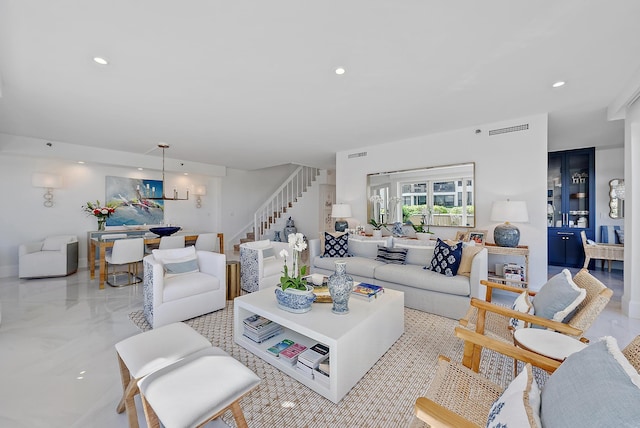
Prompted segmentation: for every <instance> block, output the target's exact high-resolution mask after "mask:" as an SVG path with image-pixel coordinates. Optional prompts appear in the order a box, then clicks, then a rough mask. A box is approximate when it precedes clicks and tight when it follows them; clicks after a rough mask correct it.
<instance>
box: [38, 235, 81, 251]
mask: <svg viewBox="0 0 640 428" xmlns="http://www.w3.org/2000/svg"><path fill="white" fill-rule="evenodd" d="M70 242H75V239H74V237H72V236H49V237H48V238H45V240H44V242H43V243H42V251H60V249H61V248H62V246H63V245H65V244H68V243H70Z"/></svg>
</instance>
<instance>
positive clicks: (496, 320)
mask: <svg viewBox="0 0 640 428" xmlns="http://www.w3.org/2000/svg"><path fill="white" fill-rule="evenodd" d="M573 281H574V282H575V283H576V285H577V286H578V287H580V288H583V289H585V290H586V291H587V294H586V297H585V299H584V300H583V301H582V303H580V305H578V307H577V308H576V312H575V315H574V316H573V317H572V318H571V320H570V321H569V323H568V324H563V323H559V322H555V321H551V320H547V319H544V318H540V317H536V316H535V315H529V314H523V313H520V312H517V311H513V310H511V309H509V308H505V307H503V306H499V305H495V304H491V303H489V302H491V295H492V291H493V289H494V288H497V289H502V290H506V291H511V292H514V293H522V292H528V293H529V294H530V295H532V296H535V293H533V292H529V291H528V290H526V289H522V288H519V287H512V286H508V285H504V284H496V283H491V282H488V281H481V282H482V284H484V285H485V286H486V287H487V296H486V302H482V301H479V300H477V299H472V300H471V307H470V308H469V310H468V311H467V313H466V315H465V316H464V317H463V318H462V319H461V320H460V325H461V326H462V327H464V328H466V329H469V330H473V331H475V332H477V333H480V334H483V335H486V336H488V337H490V338H492V339H496V340H499V341H502V342H504V343H509V344H513V331H512V329H511V327H510V326H509V320H510V318H518V319H521V320H524V321H526V322H528V323H529V324H537V325H541V326H543V327H547V328H551V329H553V330H555V331H557V332H559V333H563V334H567V335H570V336H574V337H577V338H580V337H581V336H582V334H583V333H584V332H585V331H586V330H587V329H588V328H589V327H590V326H591V324H593V322H594V321H595V319H596V318H597V317H598V315H599V314H600V313H601V312H602V310H603V309H604V308H605V306H606V305H607V303H608V302H609V300H611V296H612V295H613V290H611V289H610V288H608V287H607V286H606V285H604V284H603V283H602V282H600V281H599V280H598V279H597V278H595V277H594V276H593V275H591V274H590V273H589V271H588V270H586V269H582V270H580V271H579V272H578V273H577V274H576V275H575V276H574V277H573ZM479 317H480V318H481V319H480V320H479ZM581 340H583V341H588V340H587V339H585V338H581ZM479 358H480V349H479V348H478V347H477V346H474V345H472V344H469V343H465V359H464V360H463V364H464V365H465V366H466V367H469V368H472V369H473V370H474V371H478V369H479V364H480V359H479Z"/></svg>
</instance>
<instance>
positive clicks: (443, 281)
mask: <svg viewBox="0 0 640 428" xmlns="http://www.w3.org/2000/svg"><path fill="white" fill-rule="evenodd" d="M348 266H349V262H347V269H348ZM375 279H377V280H380V281H386V282H392V283H396V284H402V285H406V286H408V287H414V288H420V289H422V290H431V291H438V292H441V293H448V294H456V295H459V296H468V295H469V294H470V289H469V278H467V277H466V276H460V275H456V276H445V275H441V274H439V273H437V272H433V271H430V270H427V269H423V268H422V266H418V265H394V264H384V263H383V264H382V265H381V266H379V267H376V269H375Z"/></svg>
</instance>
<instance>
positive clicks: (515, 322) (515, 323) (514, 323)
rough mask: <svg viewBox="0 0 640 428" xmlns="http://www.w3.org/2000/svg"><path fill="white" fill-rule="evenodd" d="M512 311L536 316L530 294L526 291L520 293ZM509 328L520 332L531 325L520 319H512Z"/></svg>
mask: <svg viewBox="0 0 640 428" xmlns="http://www.w3.org/2000/svg"><path fill="white" fill-rule="evenodd" d="M511 309H513V310H514V311H518V312H522V313H523V314H530V315H533V314H534V309H533V305H532V304H531V301H530V300H529V294H528V293H527V292H526V291H525V292H522V293H520V295H519V296H518V298H517V299H516V300H515V301H514V302H513V305H512V306H511ZM509 326H510V327H512V328H513V329H514V330H518V329H520V328H526V327H529V323H528V322H526V321H523V320H521V319H518V318H511V319H510V320H509Z"/></svg>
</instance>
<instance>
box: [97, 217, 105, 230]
mask: <svg viewBox="0 0 640 428" xmlns="http://www.w3.org/2000/svg"><path fill="white" fill-rule="evenodd" d="M106 224H107V219H106V218H99V219H98V230H104V227H105V225H106Z"/></svg>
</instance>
